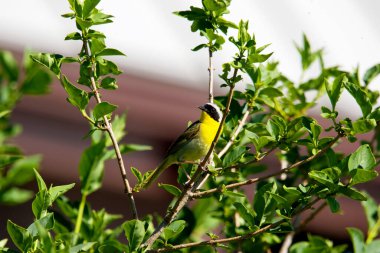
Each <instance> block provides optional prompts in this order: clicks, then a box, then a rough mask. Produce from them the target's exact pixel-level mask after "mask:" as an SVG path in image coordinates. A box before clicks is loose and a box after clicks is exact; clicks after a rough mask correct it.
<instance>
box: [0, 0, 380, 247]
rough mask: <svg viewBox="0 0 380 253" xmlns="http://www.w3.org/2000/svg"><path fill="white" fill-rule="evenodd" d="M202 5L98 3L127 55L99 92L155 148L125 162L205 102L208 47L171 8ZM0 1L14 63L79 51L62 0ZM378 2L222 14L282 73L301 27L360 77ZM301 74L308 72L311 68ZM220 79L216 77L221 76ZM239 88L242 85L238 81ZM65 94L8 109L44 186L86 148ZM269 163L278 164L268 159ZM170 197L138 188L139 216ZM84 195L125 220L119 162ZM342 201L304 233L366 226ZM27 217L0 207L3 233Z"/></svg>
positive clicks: (244, 1)
mask: <svg viewBox="0 0 380 253" xmlns="http://www.w3.org/2000/svg"><path fill="white" fill-rule="evenodd" d="M199 4H200V1H180V0H177V1H173V0H160V1H158V0H139V1H137V0H134V1H132V0H129V1H117V0H107V1H103V2H102V3H101V4H100V6H99V7H100V9H103V11H104V12H106V13H109V14H112V15H113V16H115V19H114V23H112V24H108V25H105V26H101V27H99V30H101V31H103V32H104V33H105V34H106V36H107V40H106V43H107V45H108V46H109V47H111V48H117V49H119V50H121V51H122V52H124V53H125V54H126V55H127V57H126V58H125V57H118V58H116V59H115V61H116V62H118V63H119V64H120V67H121V68H122V69H123V70H124V74H122V75H121V76H120V77H119V79H118V81H119V89H118V90H117V91H116V92H111V93H112V94H111V93H109V92H108V93H107V92H105V93H104V97H105V98H106V99H107V100H108V101H110V102H112V103H113V104H117V105H119V111H118V112H119V113H121V112H124V111H127V115H128V116H127V131H128V135H127V137H126V139H125V140H124V141H125V142H127V143H138V144H146V145H151V146H152V147H153V150H152V151H145V152H140V153H136V154H131V155H129V156H126V157H125V160H126V167H127V168H129V167H130V166H135V167H137V168H139V169H140V170H143V171H145V170H148V169H153V168H154V167H155V166H156V165H157V164H158V163H159V161H160V160H161V158H162V157H163V155H164V153H165V151H166V148H167V147H168V146H169V145H170V143H171V142H172V141H173V140H174V139H175V138H176V136H178V134H180V133H181V132H182V131H183V130H184V128H185V127H186V125H187V122H188V121H189V120H195V119H197V118H198V115H199V111H198V109H197V106H198V105H200V104H202V103H204V102H205V101H206V100H207V97H208V93H207V82H208V79H207V78H208V72H207V65H208V54H207V51H206V50H203V51H202V50H201V51H199V52H192V51H191V50H190V49H191V48H193V47H195V46H196V45H198V44H200V43H202V39H201V38H200V36H198V35H197V34H194V33H192V32H191V31H190V27H189V26H190V23H189V22H188V21H186V20H185V19H182V18H179V17H177V16H175V15H173V14H172V13H173V12H174V11H178V10H185V9H188V8H189V6H190V5H195V6H197V5H199ZM0 6H1V9H2V13H1V15H0V48H1V49H6V50H10V51H12V52H13V53H14V54H16V56H17V58H18V59H19V60H20V61H21V60H22V55H23V51H24V50H25V49H29V50H32V51H37V52H49V53H58V54H63V55H75V54H76V53H77V52H78V51H79V50H80V47H81V45H80V43H79V42H73V41H64V37H65V36H66V34H68V33H71V32H74V31H75V26H74V23H73V22H72V21H71V20H69V19H63V18H62V17H61V16H60V15H61V14H64V13H67V12H69V11H70V10H69V4H68V3H67V1H63V0H61V1H47V0H34V1H25V0H12V1H6V2H1V3H0ZM379 9H380V2H379V1H377V0H362V1H356V0H334V1H331V0H318V1H317V0H239V1H236V0H235V1H232V4H231V8H230V10H231V14H230V15H229V16H227V18H228V19H229V20H232V21H234V22H238V21H239V19H244V20H250V31H253V32H254V33H255V35H256V40H257V43H258V45H264V44H268V43H271V45H270V47H269V48H268V49H267V52H274V54H273V56H272V58H271V59H272V60H279V61H280V66H279V67H280V70H281V71H282V72H283V73H284V74H286V75H287V76H289V77H290V78H292V79H293V80H298V79H299V77H300V74H301V64H300V57H299V55H298V53H297V51H296V49H295V46H294V44H295V43H297V44H301V42H302V40H301V39H302V33H305V34H306V35H307V36H308V38H309V40H310V42H311V46H312V48H313V49H319V48H324V52H325V62H326V66H334V65H340V66H342V67H343V68H344V69H346V70H349V71H350V70H352V69H353V68H355V67H357V66H358V65H360V73H361V75H362V74H363V72H364V71H365V70H367V69H368V68H369V67H371V66H373V65H374V64H376V63H378V62H380V50H379V49H378V45H379V42H380V32H379V30H378V25H377V24H379V22H380V16H379V15H378V10H379ZM225 49H226V50H225V52H224V54H223V55H221V54H216V55H215V57H214V58H215V64H214V65H215V73H216V74H218V73H220V71H221V64H222V63H223V62H226V61H230V57H231V56H232V55H233V53H234V51H233V48H230V47H229V46H225ZM66 71H67V73H68V75H69V76H71V77H75V76H76V75H77V71H78V70H77V69H76V68H75V66H72V67H69V68H67V69H66ZM306 75H310V76H313V70H311V71H310V72H308V73H306ZM374 83H376V82H374ZM216 84H217V86H218V84H220V82H219V80H216ZM243 87H244V83H242V84H241V87H239V88H243ZM224 92H225V90H223V89H218V91H217V93H218V94H224ZM343 98H344V100H343V102H341V103H340V104H338V108H337V110H338V111H340V112H342V114H343V115H342V116H344V114H346V115H350V116H351V117H353V118H355V116H356V115H359V112H360V109H359V107H352V106H349V105H350V101H351V99H352V98H351V97H350V96H349V95H348V94H347V93H345V94H344V95H343ZM65 99H66V96H65V93H64V91H63V89H62V88H61V86H60V85H59V83H58V82H57V81H54V84H53V85H52V92H51V93H50V94H49V95H46V96H42V97H30V96H28V97H25V98H24V99H23V101H22V102H21V104H19V106H18V107H17V109H16V112H15V113H14V116H13V120H14V122H17V123H20V124H22V126H23V129H24V130H23V133H22V135H20V136H19V137H18V138H17V139H15V140H14V142H15V143H17V144H18V145H20V146H21V147H22V148H23V150H24V151H25V153H26V154H36V153H38V154H42V155H43V162H42V170H41V174H42V175H43V177H44V178H45V181H46V182H47V183H48V184H51V183H52V184H55V185H58V184H67V183H71V182H78V179H77V178H78V162H79V159H80V156H81V153H82V151H83V150H84V148H86V147H87V145H88V141H86V140H83V138H82V137H84V136H85V135H86V133H87V130H88V126H87V123H86V122H85V121H84V120H83V119H82V117H81V116H80V115H79V113H78V112H77V110H76V109H75V108H73V107H72V106H70V105H69V104H68V103H67V102H66V100H65ZM324 101H326V102H327V97H325V98H324V99H322V103H323V102H324ZM319 108H320V106H317V107H316V109H317V110H316V111H315V115H318V114H319V112H318V110H319ZM343 148H346V149H349V148H350V147H348V146H347V145H346V146H345V145H343ZM354 148H355V147H352V149H354ZM266 163H268V164H275V163H274V162H273V161H271V159H267V161H266ZM275 165H276V164H275ZM275 167H276V166H275ZM175 177H176V173H175V171H174V170H170V171H167V172H165V173H164V174H163V175H162V176H161V177H160V181H161V182H167V183H174V182H175ZM379 185H380V181H379V180H377V181H376V182H370V183H369V184H367V190H368V191H370V193H372V194H373V195H374V197H375V198H377V200H380V196H379V194H378V192H379V191H378V189H379ZM30 187H32V188H33V187H35V184H34V183H32V184H31V185H30ZM78 193H79V185H77V186H76V187H75V190H74V191H71V193H70V194H71V196H72V197H74V198H75V197H78V196H79V195H77V194H78ZM70 194H69V195H70ZM376 194H377V195H376ZM169 199H170V196H168V195H167V194H166V193H165V192H164V191H163V190H157V188H151V189H150V190H148V191H145V192H142V193H139V194H137V195H136V202H137V205H138V208H139V209H140V210H142V213H149V212H153V211H155V212H157V213H158V214H161V215H162V214H163V213H164V210H165V208H166V206H167V204H168V202H169ZM90 201H91V202H92V204H93V206H94V207H95V208H101V207H105V208H106V209H107V210H108V211H109V212H111V213H121V214H123V215H124V216H126V217H131V214H130V213H129V210H130V209H129V206H128V205H129V204H128V200H127V198H126V196H125V195H123V184H122V181H121V178H120V174H119V170H118V168H117V165H116V162H114V161H112V162H109V163H107V168H106V172H105V178H104V187H103V188H102V190H101V191H98V192H96V193H95V194H93V195H91V196H90ZM341 205H342V209H343V210H344V213H343V214H335V215H333V214H330V212H329V210H327V209H326V210H325V211H324V212H322V213H321V214H320V216H319V217H318V219H317V220H318V222H316V221H315V222H312V223H310V225H309V226H308V228H307V229H308V231H312V232H316V233H319V234H323V235H326V236H330V237H332V238H335V239H337V240H344V239H345V238H347V237H348V235H347V232H346V230H345V229H344V227H346V226H355V227H359V228H363V229H365V226H366V225H365V219H364V215H363V213H362V210H361V207H360V204H358V203H354V202H353V201H350V200H347V199H342V203H341ZM32 217H33V216H32V211H31V208H30V203H27V204H24V205H21V206H16V207H1V209H0V238H1V237H4V236H5V232H6V231H5V225H4V224H5V222H6V220H7V219H11V220H13V221H14V222H16V223H17V224H20V225H26V224H27V223H28V221H30V220H31V219H32ZM326 224H330V225H329V226H326ZM332 225H333V226H332Z"/></svg>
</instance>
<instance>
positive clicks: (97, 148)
mask: <svg viewBox="0 0 380 253" xmlns="http://www.w3.org/2000/svg"><path fill="white" fill-rule="evenodd" d="M105 159H106V157H105V144H104V141H101V142H99V143H96V144H93V145H91V146H90V147H89V148H87V149H86V150H85V151H84V152H83V154H82V157H81V159H80V162H79V177H80V180H81V191H82V193H83V194H90V193H92V192H94V191H96V190H98V189H99V188H100V187H101V184H102V179H103V172H104V162H105Z"/></svg>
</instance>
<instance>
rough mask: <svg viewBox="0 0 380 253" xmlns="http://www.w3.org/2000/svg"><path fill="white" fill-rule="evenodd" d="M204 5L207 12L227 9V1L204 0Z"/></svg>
mask: <svg viewBox="0 0 380 253" xmlns="http://www.w3.org/2000/svg"><path fill="white" fill-rule="evenodd" d="M202 4H203V6H204V7H205V9H206V10H210V11H217V10H220V9H224V8H226V7H227V4H226V2H225V1H218V0H203V1H202Z"/></svg>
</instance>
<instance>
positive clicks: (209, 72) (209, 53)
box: [208, 48, 214, 103]
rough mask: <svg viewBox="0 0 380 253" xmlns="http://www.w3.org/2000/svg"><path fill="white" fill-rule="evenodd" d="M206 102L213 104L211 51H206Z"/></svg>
mask: <svg viewBox="0 0 380 253" xmlns="http://www.w3.org/2000/svg"><path fill="white" fill-rule="evenodd" d="M208 101H209V102H210V103H213V102H214V67H213V64H212V50H211V48H209V49H208Z"/></svg>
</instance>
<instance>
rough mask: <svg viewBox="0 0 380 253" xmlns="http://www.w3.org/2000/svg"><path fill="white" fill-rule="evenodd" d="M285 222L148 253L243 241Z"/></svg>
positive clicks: (282, 220) (281, 221)
mask: <svg viewBox="0 0 380 253" xmlns="http://www.w3.org/2000/svg"><path fill="white" fill-rule="evenodd" d="M285 221H286V219H281V220H279V221H277V222H275V223H272V224H269V225H267V226H265V227H263V228H260V229H258V230H256V231H254V232H250V233H248V234H245V235H240V236H234V237H229V238H222V239H215V240H208V241H201V242H191V243H184V244H180V245H175V246H172V247H167V248H161V249H157V250H149V251H148V252H149V253H156V252H157V253H158V252H169V251H175V250H179V249H184V248H190V247H197V246H205V245H217V244H220V243H228V242H236V241H242V240H245V239H248V238H251V237H254V236H257V235H260V234H262V233H264V232H266V231H268V230H269V229H271V228H273V227H277V226H279V225H280V224H282V223H283V222H285Z"/></svg>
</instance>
